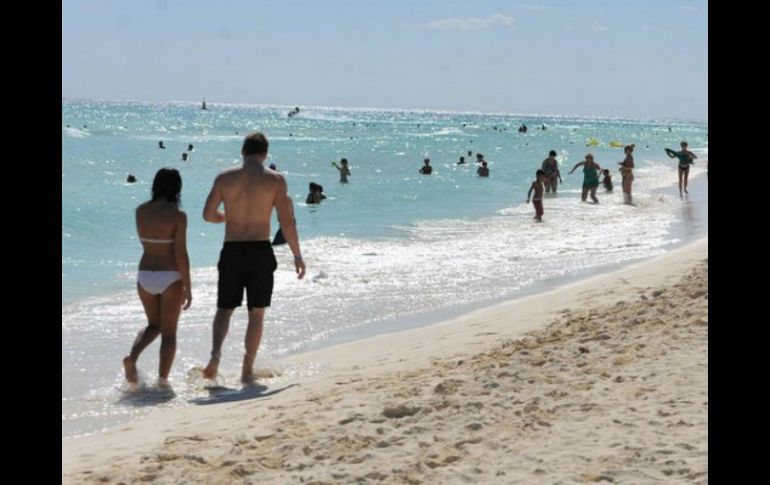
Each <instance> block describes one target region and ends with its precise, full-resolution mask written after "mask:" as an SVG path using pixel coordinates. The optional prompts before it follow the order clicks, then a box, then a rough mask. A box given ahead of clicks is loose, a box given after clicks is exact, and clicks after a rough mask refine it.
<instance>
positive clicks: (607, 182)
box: [602, 168, 612, 192]
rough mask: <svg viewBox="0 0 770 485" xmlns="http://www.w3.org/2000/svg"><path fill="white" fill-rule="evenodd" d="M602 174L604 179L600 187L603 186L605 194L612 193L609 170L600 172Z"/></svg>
mask: <svg viewBox="0 0 770 485" xmlns="http://www.w3.org/2000/svg"><path fill="white" fill-rule="evenodd" d="M602 174H603V175H604V178H603V179H602V185H604V190H606V191H607V192H612V176H611V175H610V171H609V169H606V168H605V169H604V170H602Z"/></svg>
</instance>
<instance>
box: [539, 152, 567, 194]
mask: <svg viewBox="0 0 770 485" xmlns="http://www.w3.org/2000/svg"><path fill="white" fill-rule="evenodd" d="M540 168H541V169H542V170H543V172H545V191H546V193H549V192H553V193H554V194H555V193H556V189H557V187H558V186H559V184H560V183H562V182H561V172H559V161H558V160H556V150H551V151H550V152H548V158H546V159H545V160H543V163H542V165H541V166H540ZM557 181H558V182H557Z"/></svg>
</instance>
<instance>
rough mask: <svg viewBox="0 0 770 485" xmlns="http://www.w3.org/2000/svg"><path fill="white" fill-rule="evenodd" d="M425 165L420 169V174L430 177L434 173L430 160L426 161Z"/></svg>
mask: <svg viewBox="0 0 770 485" xmlns="http://www.w3.org/2000/svg"><path fill="white" fill-rule="evenodd" d="M424 163H425V165H423V166H422V167H421V168H420V173H421V174H423V175H430V174H432V173H433V167H431V166H430V158H426V159H425V160H424Z"/></svg>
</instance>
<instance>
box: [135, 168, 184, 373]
mask: <svg viewBox="0 0 770 485" xmlns="http://www.w3.org/2000/svg"><path fill="white" fill-rule="evenodd" d="M181 192H182V177H180V176H179V172H178V171H176V170H174V169H173V168H162V169H160V170H158V173H157V174H155V180H154V181H153V182H152V200H150V201H149V202H145V203H144V204H141V205H140V206H139V207H137V208H136V230H137V233H138V234H139V240H140V241H141V242H142V247H143V248H144V254H142V259H141V260H140V261H139V276H138V278H137V285H136V287H137V291H138V292H139V299H140V300H142V305H144V311H145V313H146V314H147V327H145V328H143V329H142V330H140V331H139V335H137V336H136V340H135V341H134V344H133V346H132V347H131V353H130V354H128V355H127V356H126V357H125V358H124V359H123V367H124V368H125V371H126V380H127V381H128V382H130V383H132V384H136V383H137V382H138V381H139V375H138V372H137V370H136V361H137V359H138V358H139V354H141V353H142V351H143V350H144V349H145V348H146V347H147V346H148V345H150V343H152V341H153V340H155V338H156V337H157V336H158V335H160V336H161V343H160V366H159V369H158V375H159V379H158V385H159V386H161V387H168V374H169V372H170V371H171V364H172V362H173V361H174V354H175V353H176V327H177V322H178V321H179V313H180V311H181V310H182V308H184V309H185V310H187V309H188V308H190V304H191V303H192V293H191V290H190V258H189V257H188V255H187V237H186V234H187V215H186V214H185V213H184V212H182V211H181V210H179V201H180V195H181Z"/></svg>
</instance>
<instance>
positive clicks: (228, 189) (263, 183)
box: [206, 164, 286, 241]
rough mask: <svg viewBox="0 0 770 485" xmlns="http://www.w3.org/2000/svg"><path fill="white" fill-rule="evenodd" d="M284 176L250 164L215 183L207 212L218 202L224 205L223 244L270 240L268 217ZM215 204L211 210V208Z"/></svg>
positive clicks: (222, 175) (224, 175)
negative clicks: (225, 242)
mask: <svg viewBox="0 0 770 485" xmlns="http://www.w3.org/2000/svg"><path fill="white" fill-rule="evenodd" d="M282 179H283V177H282V176H281V175H280V174H278V173H276V172H274V171H272V170H270V169H266V168H264V166H263V165H262V164H253V165H246V164H244V166H243V167H239V168H236V169H232V170H227V171H225V172H222V173H221V174H219V176H218V177H217V178H216V180H215V181H214V188H213V189H212V190H211V195H210V197H209V200H207V201H206V209H207V210H209V209H214V210H216V207H217V206H218V205H219V202H224V206H225V241H267V240H269V239H270V235H271V233H270V215H271V213H272V211H273V206H274V205H275V200H276V193H277V192H278V188H279V186H280V185H282V184H281V182H283V186H284V187H285V185H286V182H285V181H283V180H282ZM214 204H216V205H215V206H214V207H212V205H214Z"/></svg>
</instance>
